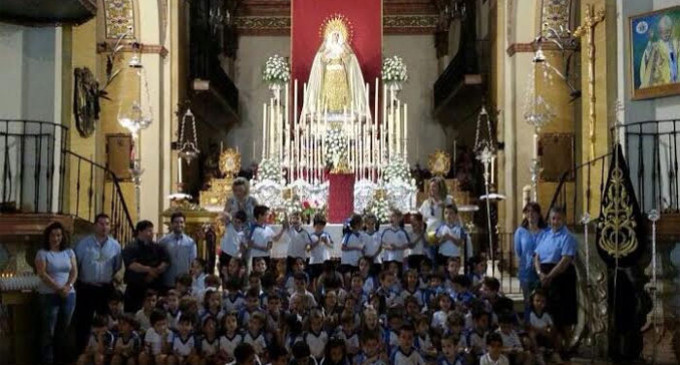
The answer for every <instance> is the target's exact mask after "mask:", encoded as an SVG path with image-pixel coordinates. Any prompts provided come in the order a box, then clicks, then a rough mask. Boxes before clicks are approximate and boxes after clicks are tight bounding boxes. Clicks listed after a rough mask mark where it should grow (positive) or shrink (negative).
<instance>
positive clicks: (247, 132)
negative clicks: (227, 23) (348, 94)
mask: <svg viewBox="0 0 680 365" xmlns="http://www.w3.org/2000/svg"><path fill="white" fill-rule="evenodd" d="M275 53H276V54H279V55H282V56H284V57H289V56H290V37H281V36H278V37H277V36H244V37H241V38H240V39H239V50H238V57H237V60H236V70H235V73H236V76H235V78H234V83H235V84H236V87H238V90H239V110H240V115H241V122H240V124H239V125H238V126H237V127H235V128H234V129H232V130H231V131H230V132H229V135H228V136H227V143H226V145H228V146H230V147H236V146H238V148H239V150H240V152H241V155H242V163H243V164H244V166H247V165H248V164H250V163H251V162H253V161H259V159H260V156H261V153H262V104H263V103H265V102H268V101H269V98H270V97H271V95H272V94H271V92H270V91H269V89H268V88H267V86H266V85H265V84H263V83H262V65H264V63H265V61H266V60H267V58H268V57H269V56H271V55H273V54H275ZM395 54H396V55H399V56H401V57H403V58H404V62H405V63H406V65H407V67H408V71H409V81H408V83H406V85H405V86H404V90H403V91H402V92H401V99H402V100H403V101H404V102H406V103H408V105H409V116H408V119H409V131H408V134H409V136H410V138H409V139H410V140H409V146H408V150H409V162H410V163H411V164H415V163H416V162H420V163H421V164H424V163H426V162H427V156H428V155H429V154H430V153H432V152H434V151H435V150H436V149H438V148H443V147H444V141H445V139H444V134H443V133H442V130H441V128H440V126H439V124H437V122H436V121H435V119H434V117H433V115H432V109H433V104H434V102H433V92H432V87H433V85H434V82H435V80H436V79H437V59H436V50H435V47H434V36H432V35H388V36H384V37H383V55H384V56H392V55H395ZM299 82H300V86H299V87H302V83H303V82H304V80H300V81H299Z"/></svg>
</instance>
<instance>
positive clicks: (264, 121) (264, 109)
mask: <svg viewBox="0 0 680 365" xmlns="http://www.w3.org/2000/svg"><path fill="white" fill-rule="evenodd" d="M266 149H267V103H264V105H263V106H262V159H263V160H264V156H265V154H266Z"/></svg>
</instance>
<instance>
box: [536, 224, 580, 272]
mask: <svg viewBox="0 0 680 365" xmlns="http://www.w3.org/2000/svg"><path fill="white" fill-rule="evenodd" d="M534 253H535V254H536V255H538V258H539V260H540V263H542V264H556V263H558V262H559V261H560V260H561V259H562V256H571V257H574V256H576V239H575V238H574V236H573V235H572V234H571V232H569V229H567V226H562V228H560V229H558V230H557V231H553V230H552V229H550V228H549V229H547V230H546V231H545V233H544V234H542V235H541V237H540V239H539V240H538V245H537V246H536V250H535V251H534Z"/></svg>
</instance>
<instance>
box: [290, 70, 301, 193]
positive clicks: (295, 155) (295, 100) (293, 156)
mask: <svg viewBox="0 0 680 365" xmlns="http://www.w3.org/2000/svg"><path fill="white" fill-rule="evenodd" d="M297 113H298V80H297V79H295V83H294V84H293V134H292V136H293V137H292V139H291V142H293V141H294V142H295V143H294V144H293V151H292V153H291V167H290V169H291V177H290V178H291V180H293V172H292V171H295V170H294V169H293V166H292V164H295V163H297V164H298V166H299V165H300V162H299V161H298V159H299V158H300V154H299V150H298V142H299V140H298V136H299V134H298V117H297ZM298 176H299V175H298Z"/></svg>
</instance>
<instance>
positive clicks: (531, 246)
mask: <svg viewBox="0 0 680 365" xmlns="http://www.w3.org/2000/svg"><path fill="white" fill-rule="evenodd" d="M522 212H523V213H524V220H523V221H522V225H521V226H519V228H517V230H516V231H515V240H514V241H515V255H517V258H518V259H519V274H518V276H519V282H520V285H521V286H522V294H523V295H524V306H525V313H526V314H527V315H528V314H529V306H530V303H529V297H530V296H531V292H532V291H533V290H534V289H535V288H536V286H537V285H538V274H536V270H534V250H536V245H537V244H538V240H539V239H540V237H541V235H542V234H543V233H544V232H545V228H546V224H545V220H543V216H542V215H541V206H540V205H538V203H536V202H530V203H528V204H527V205H526V206H525V207H524V210H522Z"/></svg>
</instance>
